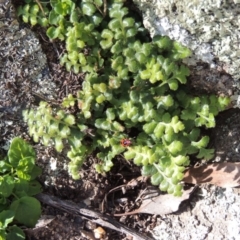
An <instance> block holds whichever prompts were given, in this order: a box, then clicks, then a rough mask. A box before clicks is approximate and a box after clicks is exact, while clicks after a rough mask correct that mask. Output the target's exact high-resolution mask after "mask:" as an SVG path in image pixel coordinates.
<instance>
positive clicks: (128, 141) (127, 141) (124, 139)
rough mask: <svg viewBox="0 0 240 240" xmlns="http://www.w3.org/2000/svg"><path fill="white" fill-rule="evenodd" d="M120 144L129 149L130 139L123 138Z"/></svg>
mask: <svg viewBox="0 0 240 240" xmlns="http://www.w3.org/2000/svg"><path fill="white" fill-rule="evenodd" d="M120 144H121V145H122V146H123V147H129V146H130V145H131V144H132V142H131V140H130V139H127V138H123V139H122V140H121V141H120Z"/></svg>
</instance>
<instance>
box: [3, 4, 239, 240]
mask: <svg viewBox="0 0 240 240" xmlns="http://www.w3.org/2000/svg"><path fill="white" fill-rule="evenodd" d="M13 2H14V3H19V1H13ZM63 51H64V45H63V44H62V43H60V42H57V41H56V42H50V41H49V40H48V39H47V37H46V36H45V33H44V31H43V30H42V29H39V28H37V27H35V28H32V29H31V28H30V27H29V26H27V25H25V24H23V23H22V22H21V21H19V19H17V18H16V15H15V10H14V7H13V6H12V4H11V2H10V1H8V0H6V1H0V80H1V85H0V135H1V139H0V146H1V154H4V153H5V152H6V149H7V148H8V144H9V140H10V139H11V138H12V137H14V136H22V137H23V138H24V139H26V140H27V141H29V142H30V143H32V144H33V146H34V148H35V150H36V152H37V155H38V159H37V163H38V165H39V166H41V167H42V168H43V174H42V176H41V178H40V179H39V180H40V182H41V184H42V186H43V192H44V193H46V194H49V195H51V196H55V197H57V198H59V199H61V200H71V201H73V202H75V203H80V202H84V203H85V204H86V205H87V206H89V207H90V208H91V209H93V210H95V211H102V212H104V214H106V215H108V216H111V217H112V219H116V220H118V221H119V222H120V223H122V224H124V225H125V226H128V227H130V228H131V229H133V230H136V231H137V232H139V233H140V234H142V236H143V237H144V235H143V234H145V235H146V237H145V238H146V239H147V236H148V238H149V239H180V240H183V239H184V240H186V239H196V240H199V239H239V237H240V220H239V219H240V216H239V214H240V213H239V205H240V202H239V190H238V189H237V188H236V189H231V188H229V189H224V188H220V187H216V186H209V185H203V186H199V187H197V188H196V189H195V191H194V192H193V193H192V195H191V197H190V199H189V200H187V201H185V202H183V203H182V204H181V206H180V208H179V211H178V212H176V213H173V214H168V215H162V216H156V215H148V214H136V215H130V216H122V217H113V213H123V212H127V211H131V210H133V209H135V208H138V206H139V204H140V201H136V199H137V198H138V196H139V194H140V193H141V192H142V191H143V190H144V189H145V188H146V187H147V186H148V185H149V183H148V181H147V180H144V179H143V180H141V181H138V182H137V184H135V185H134V186H132V187H130V188H126V184H127V183H129V182H130V181H131V180H132V179H137V178H138V177H139V176H140V170H139V168H137V167H134V166H133V165H132V164H131V163H129V162H126V161H125V160H124V159H123V158H122V157H121V156H119V157H118V158H117V159H116V165H115V167H114V168H113V170H112V171H111V172H110V173H108V174H106V175H105V176H102V175H99V174H96V172H95V170H94V167H93V166H94V164H95V163H96V162H97V161H98V160H97V159H95V158H93V157H89V159H88V161H87V163H86V164H85V165H84V167H83V170H82V172H81V180H78V181H74V180H72V179H71V178H70V177H69V176H68V174H67V171H66V163H67V159H66V158H65V155H64V153H62V154H58V153H57V152H56V151H55V150H54V149H53V148H51V147H48V148H45V147H43V146H41V145H40V144H35V143H33V142H32V140H31V138H30V137H29V136H28V134H27V128H26V125H25V124H24V123H23V122H22V118H21V111H22V109H24V108H28V107H30V106H31V107H34V106H36V105H37V104H38V103H39V101H41V100H44V101H48V102H51V101H53V100H54V101H55V102H56V104H57V103H59V102H60V101H61V99H62V98H63V97H65V96H66V95H68V94H69V93H73V94H74V93H76V91H77V90H78V89H79V88H80V87H81V82H82V78H83V75H82V74H78V75H74V74H72V73H68V72H66V71H65V69H64V68H62V67H61V66H60V65H59V56H60V55H61V53H62V52H63ZM226 81H227V82H225V85H221V88H224V86H225V89H224V90H225V92H229V91H230V92H233V91H234V88H233V83H232V82H231V81H230V80H229V81H228V80H226ZM193 85H194V87H195V88H196V86H195V85H196V84H193ZM200 85H201V84H200ZM197 86H198V87H199V84H198V85H197ZM203 88H204V89H206V86H204V87H203ZM207 90H208V91H209V92H211V91H214V92H215V90H216V86H211V85H208V86H207ZM239 118H240V111H239V110H238V109H230V110H228V111H226V112H224V113H222V114H220V115H219V117H218V119H217V127H216V128H215V129H214V130H213V131H211V132H210V134H211V139H212V140H211V145H212V146H213V147H215V148H216V157H215V159H214V161H225V160H226V161H239V157H240V156H239V155H240V150H239V147H240V145H239V134H240V125H239ZM119 186H120V187H119ZM113 189H116V190H115V191H113ZM159 208H161V206H159ZM42 217H43V219H42V222H41V224H42V225H40V227H36V228H35V229H27V230H26V234H27V236H28V239H56V240H57V239H83V240H84V239H100V238H101V239H114V240H115V239H116V240H117V239H132V238H131V236H130V235H126V234H124V233H120V232H119V231H115V230H112V229H110V228H106V227H104V226H101V225H100V224H97V223H94V221H91V220H89V219H86V218H84V217H81V216H79V215H78V214H72V213H71V212H66V211H62V210H59V209H57V208H55V207H52V206H50V205H48V204H43V211H42Z"/></svg>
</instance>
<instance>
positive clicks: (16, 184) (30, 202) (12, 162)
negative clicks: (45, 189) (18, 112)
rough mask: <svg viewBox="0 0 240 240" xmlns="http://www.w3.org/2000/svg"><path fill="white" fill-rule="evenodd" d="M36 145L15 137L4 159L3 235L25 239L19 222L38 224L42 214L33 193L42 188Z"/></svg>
mask: <svg viewBox="0 0 240 240" xmlns="http://www.w3.org/2000/svg"><path fill="white" fill-rule="evenodd" d="M35 158H36V155H35V152H34V150H33V148H32V147H31V146H30V145H29V144H27V143H26V142H25V141H24V140H22V139H21V138H14V139H13V140H12V143H11V145H10V148H9V150H8V154H7V157H5V159H3V160H0V172H1V176H0V239H3V240H4V239H8V240H12V239H16V240H17V239H19V240H20V239H25V234H24V232H23V230H22V229H21V228H20V227H18V226H17V225H19V224H21V225H25V226H27V227H34V226H35V224H36V222H37V220H38V219H39V217H40V215H41V205H40V203H39V201H38V200H37V199H36V198H34V197H33V196H34V195H36V194H38V193H40V192H41V186H40V184H39V183H38V181H36V177H37V176H39V175H40V174H41V169H40V168H39V167H37V166H36V165H35Z"/></svg>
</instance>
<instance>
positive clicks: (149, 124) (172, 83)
mask: <svg viewBox="0 0 240 240" xmlns="http://www.w3.org/2000/svg"><path fill="white" fill-rule="evenodd" d="M50 2H51V6H52V10H49V12H50V14H49V19H50V17H51V16H56V18H57V19H58V18H59V19H60V20H59V21H57V20H56V22H54V23H53V20H51V21H50V20H49V23H50V24H52V25H55V26H50V27H49V28H48V30H47V34H48V36H49V37H50V38H57V37H58V38H60V39H64V40H65V41H66V50H67V53H66V54H65V55H64V56H63V58H62V59H61V63H62V64H63V65H65V66H66V68H67V69H68V70H73V71H74V72H76V73H77V72H79V71H82V72H85V80H84V81H83V83H82V89H81V90H80V91H79V92H78V94H77V96H73V95H71V94H70V95H69V96H68V97H66V98H65V99H64V100H63V103H62V107H61V108H60V109H55V108H52V107H51V106H50V104H48V103H45V102H42V103H41V104H40V106H39V107H38V108H37V109H36V110H34V109H30V110H25V111H24V119H25V121H26V122H27V123H28V126H29V133H30V135H31V136H33V139H34V141H36V142H38V141H39V140H41V141H42V143H43V144H45V145H49V144H50V143H53V144H54V145H55V148H56V150H57V151H62V149H63V148H64V146H65V143H67V144H68V145H69V147H70V150H69V151H68V153H67V156H68V157H69V158H70V160H71V161H70V163H69V172H70V174H71V175H72V176H73V178H74V179H77V178H79V169H80V167H81V165H82V164H83V162H84V161H85V160H86V159H87V157H88V156H89V155H90V154H96V157H97V158H98V159H99V160H100V163H99V164H97V165H96V170H97V171H98V172H100V173H103V172H107V171H109V170H110V169H111V167H112V166H113V165H114V162H113V159H114V157H115V156H116V155H119V154H120V153H124V157H125V159H127V160H133V162H134V163H135V164H136V165H138V166H142V174H143V175H146V176H150V177H151V181H152V183H153V184H154V185H159V187H160V189H161V190H163V191H167V192H169V193H173V194H174V195H181V192H182V185H181V183H180V182H181V180H182V178H183V171H184V169H185V167H186V166H188V165H189V163H190V158H189V156H190V155H192V154H194V155H195V156H196V157H198V158H205V159H207V160H208V159H210V158H211V157H212V156H213V152H214V151H213V149H208V148H207V145H208V142H209V137H208V136H202V134H201V127H206V128H211V127H214V126H215V118H214V117H215V116H216V115H217V114H218V112H219V111H222V110H224V109H225V107H226V106H227V105H228V104H229V98H227V97H217V96H214V95H211V96H204V95H203V96H192V95H191V94H190V93H189V91H188V89H187V87H186V86H185V84H186V82H187V76H188V75H189V69H188V68H187V67H186V66H185V65H183V64H182V63H181V60H182V59H183V58H185V57H187V56H189V55H190V54H191V52H190V51H189V50H188V49H187V48H186V47H183V46H182V45H180V44H179V43H177V42H174V41H171V40H170V39H169V38H168V37H161V36H157V37H155V38H153V39H152V40H150V39H149V38H148V36H147V34H146V32H145V30H144V28H143V27H142V25H141V23H139V22H137V21H136V20H135V19H134V18H133V17H132V15H131V17H130V14H129V10H128V9H127V8H126V7H125V6H124V4H123V1H108V2H107V5H106V3H105V2H103V1H101V0H97V1H95V0H91V1H90V0H88V1H87V0H85V1H81V2H79V1H63V0H54V1H50ZM70 2H71V4H70ZM60 3H61V4H66V9H65V10H64V11H62V12H61V11H60V10H57V9H55V8H57V6H59V5H57V4H60ZM54 4H56V5H54ZM54 6H55V7H54ZM64 6H65V5H64ZM54 14H55V15H54ZM59 16H62V17H59ZM63 19H64V20H63ZM63 22H64V24H62V23H63ZM59 27H60V28H61V27H63V29H62V30H56V29H58V28H59ZM73 106H76V107H78V109H79V112H78V113H77V114H76V115H74V116H73V115H71V114H69V113H68V108H71V107H73ZM123 140H125V141H126V143H127V144H123Z"/></svg>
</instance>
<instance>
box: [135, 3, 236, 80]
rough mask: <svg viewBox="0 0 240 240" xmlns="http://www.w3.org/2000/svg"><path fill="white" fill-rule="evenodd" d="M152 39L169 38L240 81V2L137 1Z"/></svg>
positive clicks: (196, 57)
mask: <svg viewBox="0 0 240 240" xmlns="http://www.w3.org/2000/svg"><path fill="white" fill-rule="evenodd" d="M134 2H135V3H136V4H137V5H138V6H139V8H140V10H141V11H142V13H143V19H144V25H145V27H146V28H148V29H149V31H150V34H151V36H155V35H167V36H169V37H170V38H171V39H174V40H177V41H179V42H181V43H182V44H183V45H185V46H187V47H189V48H190V49H191V50H192V51H193V53H194V56H193V57H192V58H191V59H189V60H188V64H191V65H192V64H195V63H196V62H197V61H198V60H201V61H204V62H207V63H209V64H210V65H211V67H215V64H214V62H213V60H214V58H216V59H218V60H219V61H220V62H221V63H222V64H223V67H224V70H225V71H226V72H227V73H229V74H230V75H232V77H233V78H234V80H239V79H240V71H239V67H240V27H239V26H240V14H239V13H240V1H238V0H235V1H234V0H229V1H227V0H192V1H189V0H169V1H164V0H135V1H134Z"/></svg>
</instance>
